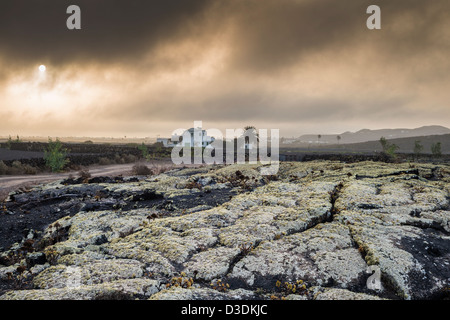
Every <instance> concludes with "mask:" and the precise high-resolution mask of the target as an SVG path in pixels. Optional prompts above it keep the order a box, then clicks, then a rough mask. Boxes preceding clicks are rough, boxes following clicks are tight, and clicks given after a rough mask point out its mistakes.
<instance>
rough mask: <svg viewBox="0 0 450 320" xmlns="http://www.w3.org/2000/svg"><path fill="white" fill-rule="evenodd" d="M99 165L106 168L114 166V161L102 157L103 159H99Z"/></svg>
mask: <svg viewBox="0 0 450 320" xmlns="http://www.w3.org/2000/svg"><path fill="white" fill-rule="evenodd" d="M98 164H99V165H101V166H106V165H110V164H112V161H111V160H109V159H108V158H105V157H102V158H100V159H98Z"/></svg>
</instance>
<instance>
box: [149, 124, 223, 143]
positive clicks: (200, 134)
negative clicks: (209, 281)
mask: <svg viewBox="0 0 450 320" xmlns="http://www.w3.org/2000/svg"><path fill="white" fill-rule="evenodd" d="M214 140H215V138H214V137H210V136H208V133H207V132H206V130H202V129H201V128H196V129H194V128H190V129H189V130H186V131H185V132H184V133H183V135H181V136H179V135H173V136H172V138H158V139H156V142H160V143H162V144H163V145H164V147H167V148H170V147H174V146H176V145H179V144H181V146H183V147H188V148H191V147H197V148H199V147H203V148H205V147H207V146H208V145H209V144H210V143H212V142H214Z"/></svg>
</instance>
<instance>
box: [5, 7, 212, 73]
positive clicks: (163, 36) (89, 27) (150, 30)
mask: <svg viewBox="0 0 450 320" xmlns="http://www.w3.org/2000/svg"><path fill="white" fill-rule="evenodd" d="M207 3H208V1H207V0H190V1H163V0H158V1H154V0H152V1H148V0H140V1H139V0H133V1H123V0H122V1H117V0H95V1H92V0H76V1H64V0H42V1H24V0H4V1H2V2H1V4H0V43H1V47H0V54H1V55H3V56H5V57H6V58H9V60H18V61H22V62H27V61H36V60H41V61H49V62H51V63H53V64H64V63H73V62H80V60H83V62H92V61H94V62H99V63H108V62H119V63H120V62H131V61H132V60H133V59H139V58H141V57H142V55H143V54H145V53H147V52H149V51H151V50H152V49H153V48H155V47H156V46H158V45H161V44H163V43H165V42H168V41H176V40H177V39H179V38H181V37H189V36H195V35H192V34H189V32H191V31H192V30H190V28H189V25H190V24H191V23H192V21H194V20H195V19H197V18H199V17H198V15H199V14H200V13H201V12H202V11H203V10H204V8H205V6H206V5H207ZM71 4H76V5H78V6H79V7H80V8H81V18H82V19H81V21H82V30H76V31H74V30H68V29H67V28H66V20H67V18H68V17H69V14H66V9H67V7H68V6H69V5H71Z"/></svg>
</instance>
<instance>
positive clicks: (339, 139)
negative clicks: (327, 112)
mask: <svg viewBox="0 0 450 320" xmlns="http://www.w3.org/2000/svg"><path fill="white" fill-rule="evenodd" d="M336 139H337V141H338V144H339V142H340V141H341V139H342V138H341V136H337V137H336Z"/></svg>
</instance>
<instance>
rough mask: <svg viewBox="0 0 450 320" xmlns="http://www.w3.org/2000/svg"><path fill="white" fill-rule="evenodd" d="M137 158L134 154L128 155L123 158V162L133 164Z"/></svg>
mask: <svg viewBox="0 0 450 320" xmlns="http://www.w3.org/2000/svg"><path fill="white" fill-rule="evenodd" d="M136 160H137V159H136V156H134V155H132V154H126V155H124V156H123V157H122V162H124V163H133V162H136Z"/></svg>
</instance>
